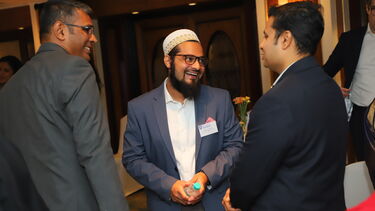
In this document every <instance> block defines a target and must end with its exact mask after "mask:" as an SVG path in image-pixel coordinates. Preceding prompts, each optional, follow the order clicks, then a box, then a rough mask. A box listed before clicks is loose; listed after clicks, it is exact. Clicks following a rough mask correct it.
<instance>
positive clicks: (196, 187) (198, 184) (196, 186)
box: [193, 182, 201, 190]
mask: <svg viewBox="0 0 375 211" xmlns="http://www.w3.org/2000/svg"><path fill="white" fill-rule="evenodd" d="M193 188H194V190H199V189H201V184H200V183H199V182H196V183H194V185H193Z"/></svg>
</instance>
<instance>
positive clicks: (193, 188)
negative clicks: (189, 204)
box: [184, 182, 201, 196]
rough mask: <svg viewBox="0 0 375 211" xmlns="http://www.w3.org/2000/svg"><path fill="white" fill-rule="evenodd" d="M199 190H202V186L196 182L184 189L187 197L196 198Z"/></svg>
mask: <svg viewBox="0 0 375 211" xmlns="http://www.w3.org/2000/svg"><path fill="white" fill-rule="evenodd" d="M199 189H201V184H200V183H198V182H196V183H194V184H192V185H189V186H187V187H185V188H184V190H185V193H186V195H188V196H196V195H198V193H199Z"/></svg>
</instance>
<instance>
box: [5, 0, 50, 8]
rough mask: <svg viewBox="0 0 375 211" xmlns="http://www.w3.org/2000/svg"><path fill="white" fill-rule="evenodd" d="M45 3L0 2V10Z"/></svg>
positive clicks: (26, 0) (35, 0)
mask: <svg viewBox="0 0 375 211" xmlns="http://www.w3.org/2000/svg"><path fill="white" fill-rule="evenodd" d="M46 1H47V0H0V9H7V8H13V7H20V6H25V5H30V4H33V3H42V2H46Z"/></svg>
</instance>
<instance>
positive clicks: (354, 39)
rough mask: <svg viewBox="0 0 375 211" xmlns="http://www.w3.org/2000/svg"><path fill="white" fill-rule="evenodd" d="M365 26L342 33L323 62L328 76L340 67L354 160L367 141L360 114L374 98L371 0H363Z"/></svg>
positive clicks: (374, 1) (374, 40)
mask: <svg viewBox="0 0 375 211" xmlns="http://www.w3.org/2000/svg"><path fill="white" fill-rule="evenodd" d="M366 12H367V15H368V26H366V27H362V28H359V29H354V30H351V31H348V32H345V33H343V34H342V35H341V36H340V40H339V42H338V44H337V45H336V48H335V49H334V51H333V52H332V54H331V56H330V57H329V59H328V61H327V62H326V64H325V65H324V67H323V68H324V71H325V72H327V74H328V75H329V76H331V77H333V76H335V75H336V73H337V72H338V71H339V70H340V69H341V68H344V72H345V83H344V87H343V88H341V90H342V94H343V96H344V97H348V99H350V101H351V102H352V103H353V111H352V115H351V117H350V123H349V126H350V132H351V135H352V140H353V146H354V149H355V152H356V156H357V159H358V160H365V159H366V155H365V154H366V152H365V151H367V149H368V147H369V146H368V145H367V144H365V143H366V141H365V139H364V124H363V123H364V116H365V111H366V108H367V107H368V105H370V103H371V101H372V99H374V98H375V54H374V48H375V0H366Z"/></svg>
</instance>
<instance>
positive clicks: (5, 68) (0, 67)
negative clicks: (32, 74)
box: [0, 62, 13, 84]
mask: <svg viewBox="0 0 375 211" xmlns="http://www.w3.org/2000/svg"><path fill="white" fill-rule="evenodd" d="M12 75H13V70H12V68H11V67H10V65H9V64H8V63H7V62H0V84H5V83H6V82H7V81H8V80H9V79H10V78H11V77H12Z"/></svg>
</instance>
